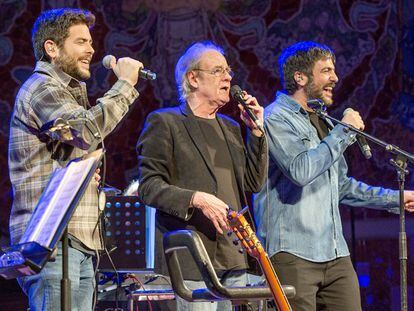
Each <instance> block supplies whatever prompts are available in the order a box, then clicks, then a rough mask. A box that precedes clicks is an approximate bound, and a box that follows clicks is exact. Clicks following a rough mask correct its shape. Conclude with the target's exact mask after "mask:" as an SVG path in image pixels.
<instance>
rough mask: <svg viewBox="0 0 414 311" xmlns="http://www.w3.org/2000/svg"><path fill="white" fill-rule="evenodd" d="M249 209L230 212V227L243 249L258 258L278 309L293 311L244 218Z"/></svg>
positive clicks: (267, 258) (263, 251) (261, 247)
mask: <svg viewBox="0 0 414 311" xmlns="http://www.w3.org/2000/svg"><path fill="white" fill-rule="evenodd" d="M247 209H248V207H245V208H244V209H243V210H241V211H240V213H237V212H235V211H233V210H229V212H228V215H227V218H228V220H229V224H230V227H231V228H232V230H233V232H234V233H235V235H236V236H237V238H238V239H239V240H240V242H241V244H242V245H243V247H244V248H245V249H246V251H247V252H248V253H249V255H251V256H253V257H254V258H256V260H257V261H258V262H259V265H260V268H261V269H262V271H263V274H264V276H265V278H266V281H267V284H268V286H269V288H270V291H271V292H272V295H273V298H274V300H275V303H276V306H277V309H278V310H279V311H292V307H291V306H290V304H289V301H288V299H287V297H286V295H285V293H284V291H283V289H282V286H281V285H280V282H279V279H278V277H277V275H276V273H275V270H274V269H273V266H272V263H271V262H270V259H269V256H268V255H267V253H266V251H265V250H264V248H263V246H262V244H261V243H260V241H259V239H258V238H257V236H256V234H255V233H254V231H253V230H252V228H251V227H250V224H249V223H248V222H247V220H246V218H245V217H244V216H243V214H244V212H245V211H247Z"/></svg>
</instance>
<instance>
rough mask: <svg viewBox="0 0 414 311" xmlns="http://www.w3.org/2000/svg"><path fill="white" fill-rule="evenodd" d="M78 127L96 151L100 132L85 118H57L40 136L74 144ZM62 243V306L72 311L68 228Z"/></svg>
mask: <svg viewBox="0 0 414 311" xmlns="http://www.w3.org/2000/svg"><path fill="white" fill-rule="evenodd" d="M77 126H85V127H86V129H87V130H88V131H89V133H90V134H91V136H92V137H93V139H92V141H91V143H90V145H89V148H88V153H90V152H92V151H95V150H96V149H97V147H98V144H99V142H100V139H101V136H100V132H99V130H98V128H97V126H96V125H95V124H93V123H92V122H89V121H88V120H87V119H84V118H80V119H79V120H65V119H63V118H57V119H55V120H52V121H50V122H48V123H46V124H45V125H43V127H42V128H41V129H40V130H41V132H40V135H41V136H43V135H47V136H49V137H50V138H52V140H54V141H57V143H58V144H60V143H65V142H68V141H72V142H73V141H74V140H75V138H77V135H76V131H75V128H76V127H77ZM79 142H80V141H79ZM80 143H81V142H80ZM61 241H62V278H61V280H60V304H61V310H63V311H70V310H71V309H72V300H71V281H70V278H69V234H68V228H67V227H66V228H65V230H64V232H63V235H62V239H61Z"/></svg>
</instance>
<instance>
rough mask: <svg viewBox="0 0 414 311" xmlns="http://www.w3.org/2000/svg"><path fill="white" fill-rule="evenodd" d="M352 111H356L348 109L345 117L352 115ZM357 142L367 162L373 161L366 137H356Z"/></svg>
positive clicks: (344, 113) (345, 111)
mask: <svg viewBox="0 0 414 311" xmlns="http://www.w3.org/2000/svg"><path fill="white" fill-rule="evenodd" d="M351 111H354V109H352V108H346V109H345V110H344V112H343V115H344V116H345V115H346V114H347V113H350V112H351ZM356 141H357V143H358V146H359V149H361V152H362V154H363V155H364V157H365V159H367V160H368V159H371V157H372V152H371V148H370V147H369V145H368V142H367V140H366V139H365V137H364V136H361V135H357V136H356Z"/></svg>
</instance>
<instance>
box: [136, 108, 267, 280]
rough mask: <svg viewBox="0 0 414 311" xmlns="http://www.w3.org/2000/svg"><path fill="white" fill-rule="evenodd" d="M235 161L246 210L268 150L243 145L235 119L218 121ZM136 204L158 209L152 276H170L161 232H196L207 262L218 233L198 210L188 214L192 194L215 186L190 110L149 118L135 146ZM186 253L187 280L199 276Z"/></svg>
mask: <svg viewBox="0 0 414 311" xmlns="http://www.w3.org/2000/svg"><path fill="white" fill-rule="evenodd" d="M217 119H218V122H219V124H220V126H221V128H222V130H223V133H224V136H225V139H226V141H227V144H228V147H229V152H230V155H231V158H232V160H233V168H234V172H235V175H236V181H237V185H238V188H239V193H240V195H241V197H240V202H241V203H242V204H241V205H242V206H245V205H246V203H247V202H246V196H245V191H250V192H258V191H259V190H260V188H261V186H262V185H263V183H264V180H265V177H266V176H265V170H266V165H267V150H266V148H265V139H264V138H258V137H255V136H254V135H252V134H250V131H249V135H248V139H247V145H246V146H245V144H244V142H243V138H242V136H241V131H240V126H239V125H238V123H237V122H235V121H234V120H232V119H230V118H228V117H226V116H223V115H218V116H217ZM137 152H138V162H139V188H138V196H139V198H140V200H141V201H142V202H143V203H144V204H146V205H149V206H152V207H154V208H156V209H157V214H156V238H155V248H156V254H155V271H156V272H157V273H162V274H168V273H167V267H166V266H165V259H164V254H163V249H162V236H163V234H164V233H166V232H169V231H173V230H179V229H189V230H194V231H196V232H197V233H198V234H199V235H200V237H201V239H202V241H203V243H204V246H205V248H206V250H207V253H208V254H209V256H210V258H212V257H214V253H213V252H214V250H215V249H216V234H217V233H216V230H215V228H214V226H213V224H212V223H211V222H210V220H209V219H207V218H206V217H205V216H204V215H203V214H202V212H201V211H200V210H198V209H189V206H190V202H191V198H192V196H193V194H194V192H195V191H203V192H207V193H210V194H213V195H216V194H217V182H216V178H215V176H214V173H213V172H214V171H213V168H212V161H211V159H210V155H209V153H208V150H207V144H206V141H205V139H204V136H203V134H202V132H201V129H200V127H199V125H198V122H197V120H196V118H195V116H194V114H193V113H192V111H191V109H190V108H189V106H188V105H181V106H179V107H174V108H164V109H159V110H156V111H154V112H152V113H151V114H149V115H148V117H147V119H146V122H145V126H144V129H143V131H142V133H141V136H140V137H139V139H138V143H137ZM187 256H189V254H188V253H187V254H183V256H180V258H181V259H184V260H185V261H184V260H182V261H181V263H182V265H181V268H182V272H183V275H184V278H185V279H192V280H199V279H200V275H199V273H198V271H197V268H196V266H195V265H194V264H193V263H192V259H190V258H189V257H187Z"/></svg>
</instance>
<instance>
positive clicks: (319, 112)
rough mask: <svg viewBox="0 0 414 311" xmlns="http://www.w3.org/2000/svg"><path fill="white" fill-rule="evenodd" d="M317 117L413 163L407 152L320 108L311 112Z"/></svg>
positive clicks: (413, 157) (413, 159) (411, 156)
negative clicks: (338, 125)
mask: <svg viewBox="0 0 414 311" xmlns="http://www.w3.org/2000/svg"><path fill="white" fill-rule="evenodd" d="M313 111H314V112H315V113H316V114H317V115H318V116H319V117H321V118H323V119H329V120H331V121H332V122H333V123H334V124H340V125H342V126H343V127H345V130H346V131H352V132H354V133H356V134H357V135H361V136H363V137H365V138H366V139H368V140H369V141H372V142H373V143H374V144H377V145H379V146H381V147H383V148H384V149H385V150H386V151H388V152H390V153H392V154H395V155H397V156H398V155H401V156H403V157H405V158H406V159H407V161H409V162H411V163H414V155H412V154H410V153H409V152H407V151H405V150H402V149H400V148H399V147H397V146H395V145H392V144H389V143H386V142H384V141H382V140H380V139H378V138H376V137H374V136H372V135H370V134H367V133H365V132H363V131H361V130H358V129H357V128H355V127H353V126H352V125H349V124H347V123H344V122H342V121H341V120H338V119H336V118H334V117H331V116H330V115H328V113H327V112H326V111H324V110H323V109H322V108H318V109H314V110H313Z"/></svg>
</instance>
